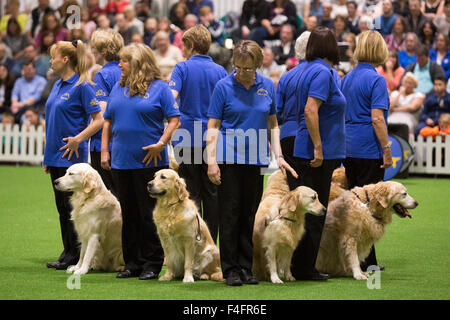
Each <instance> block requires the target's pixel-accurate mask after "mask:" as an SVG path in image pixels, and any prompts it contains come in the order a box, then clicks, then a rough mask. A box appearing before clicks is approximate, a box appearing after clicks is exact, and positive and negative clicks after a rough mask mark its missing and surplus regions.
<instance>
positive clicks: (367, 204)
mask: <svg viewBox="0 0 450 320" xmlns="http://www.w3.org/2000/svg"><path fill="white" fill-rule="evenodd" d="M364 191H365V193H366V200H367V203H365V202H364V201H363V200H362V199H361V197H360V196H359V195H358V194H357V193H356V192H355V191H353V190H352V192H353V194H354V195H355V196H356V197H357V198H358V200H359V201H361V202H362V204H363V205H364V206H365V207H367V209H369V212H370V214H371V215H372V217H373V218H374V219H375V220H377V221H379V222H381V221H382V219H381V218H379V217H377V216H376V215H375V214H374V213H373V212H372V210H371V209H370V198H369V193H368V192H367V190H364Z"/></svg>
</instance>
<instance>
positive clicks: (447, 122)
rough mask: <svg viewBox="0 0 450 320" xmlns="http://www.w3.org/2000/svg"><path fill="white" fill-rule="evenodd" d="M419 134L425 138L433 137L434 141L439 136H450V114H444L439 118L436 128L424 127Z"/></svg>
mask: <svg viewBox="0 0 450 320" xmlns="http://www.w3.org/2000/svg"><path fill="white" fill-rule="evenodd" d="M419 134H420V135H421V136H423V137H425V138H426V137H428V136H432V137H433V139H434V138H436V136H437V135H440V136H446V135H448V134H450V113H443V114H441V116H440V117H439V120H438V125H437V126H434V127H430V126H426V127H423V128H422V129H421V130H420V132H419Z"/></svg>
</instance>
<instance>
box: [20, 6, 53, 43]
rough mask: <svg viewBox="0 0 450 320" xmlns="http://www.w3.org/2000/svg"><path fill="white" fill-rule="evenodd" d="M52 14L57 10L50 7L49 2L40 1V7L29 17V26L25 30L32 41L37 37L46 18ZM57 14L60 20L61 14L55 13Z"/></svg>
mask: <svg viewBox="0 0 450 320" xmlns="http://www.w3.org/2000/svg"><path fill="white" fill-rule="evenodd" d="M51 12H55V10H53V8H51V7H50V5H49V0H39V4H38V6H37V7H36V8H34V9H33V10H32V11H31V13H30V15H29V16H28V19H27V26H26V27H25V30H27V36H28V37H29V38H30V39H33V38H34V37H35V36H36V33H37V31H38V29H39V26H40V25H41V24H42V21H43V19H44V16H45V15H46V14H48V13H51ZM55 14H56V15H57V16H58V18H59V13H57V12H55Z"/></svg>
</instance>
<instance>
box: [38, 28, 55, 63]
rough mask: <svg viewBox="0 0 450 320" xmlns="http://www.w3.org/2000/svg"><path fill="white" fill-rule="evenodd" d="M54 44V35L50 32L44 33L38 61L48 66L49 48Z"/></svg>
mask: <svg viewBox="0 0 450 320" xmlns="http://www.w3.org/2000/svg"><path fill="white" fill-rule="evenodd" d="M54 43H55V35H54V34H53V32H51V31H46V32H44V33H43V35H42V42H41V46H40V47H39V55H38V57H39V58H38V59H39V60H40V61H42V62H43V63H45V64H46V65H48V66H50V59H51V56H50V47H51V46H52V45H53V44H54Z"/></svg>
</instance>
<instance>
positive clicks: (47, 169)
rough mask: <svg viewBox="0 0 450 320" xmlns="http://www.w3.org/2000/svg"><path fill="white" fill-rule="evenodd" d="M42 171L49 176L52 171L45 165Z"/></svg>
mask: <svg viewBox="0 0 450 320" xmlns="http://www.w3.org/2000/svg"><path fill="white" fill-rule="evenodd" d="M42 170H44V172H45V173H46V174H49V173H50V170H49V168H48V166H46V165H45V164H43V165H42Z"/></svg>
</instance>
